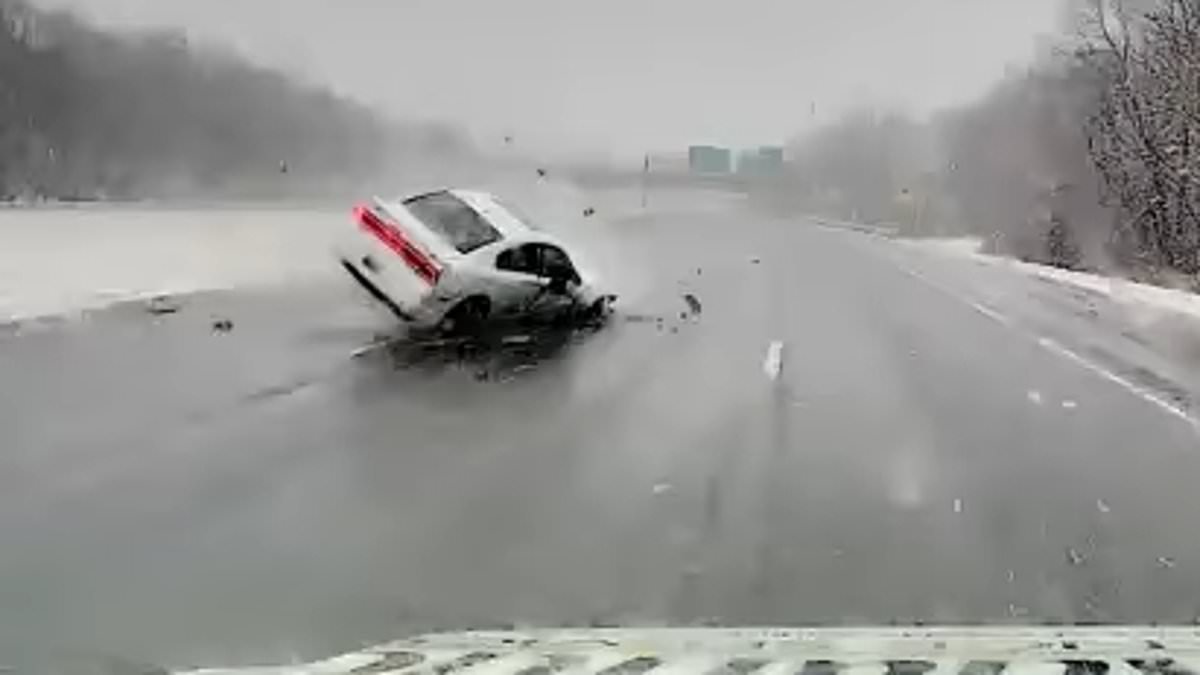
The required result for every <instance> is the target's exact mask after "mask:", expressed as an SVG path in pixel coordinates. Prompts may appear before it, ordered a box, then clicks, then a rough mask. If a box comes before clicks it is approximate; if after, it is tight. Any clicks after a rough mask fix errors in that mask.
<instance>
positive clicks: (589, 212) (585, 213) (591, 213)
mask: <svg viewBox="0 0 1200 675" xmlns="http://www.w3.org/2000/svg"><path fill="white" fill-rule="evenodd" d="M594 215H596V209H593V208H592V207H590V206H589V207H587V208H586V209H584V210H583V217H584V218H591V217H592V216H594Z"/></svg>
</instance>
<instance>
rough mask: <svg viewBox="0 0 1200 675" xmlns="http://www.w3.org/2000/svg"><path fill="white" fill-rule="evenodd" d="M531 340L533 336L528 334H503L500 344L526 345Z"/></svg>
mask: <svg viewBox="0 0 1200 675" xmlns="http://www.w3.org/2000/svg"><path fill="white" fill-rule="evenodd" d="M530 342H533V338H532V337H530V336H529V335H505V336H504V337H503V338H501V339H500V344H504V345H527V344H529V343H530Z"/></svg>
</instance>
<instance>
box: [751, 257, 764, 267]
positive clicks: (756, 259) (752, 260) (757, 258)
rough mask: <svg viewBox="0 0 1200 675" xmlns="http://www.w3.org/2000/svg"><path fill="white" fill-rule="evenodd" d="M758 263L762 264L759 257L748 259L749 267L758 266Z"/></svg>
mask: <svg viewBox="0 0 1200 675" xmlns="http://www.w3.org/2000/svg"><path fill="white" fill-rule="evenodd" d="M760 263H762V258H759V257H754V258H751V259H750V264H751V265H758V264H760Z"/></svg>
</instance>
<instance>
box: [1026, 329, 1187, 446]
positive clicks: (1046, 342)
mask: <svg viewBox="0 0 1200 675" xmlns="http://www.w3.org/2000/svg"><path fill="white" fill-rule="evenodd" d="M1038 344H1039V345H1041V346H1042V348H1044V349H1046V350H1048V351H1051V352H1054V353H1055V354H1058V355H1059V356H1061V357H1063V358H1064V359H1067V360H1068V361H1071V362H1073V363H1075V364H1076V365H1078V366H1079V367H1081V368H1083V369H1084V370H1090V371H1091V372H1093V373H1095V374H1096V375H1099V376H1100V377H1102V378H1104V379H1106V380H1108V381H1109V382H1112V383H1113V384H1115V385H1117V386H1118V387H1121V388H1122V389H1124V390H1125V391H1128V392H1129V393H1131V394H1133V395H1134V396H1137V397H1138V398H1140V399H1142V400H1143V401H1145V402H1147V403H1149V404H1151V405H1153V406H1156V407H1158V408H1159V409H1160V410H1162V411H1163V412H1165V413H1167V414H1168V415H1171V416H1173V417H1178V418H1179V419H1181V420H1183V421H1184V422H1187V423H1188V424H1190V425H1192V427H1193V428H1195V429H1197V430H1200V421H1197V420H1196V419H1194V418H1193V417H1192V416H1191V415H1189V414H1188V412H1187V411H1186V410H1184V409H1182V408H1180V407H1179V406H1177V405H1175V404H1173V403H1171V402H1170V401H1168V400H1166V399H1164V398H1163V397H1161V396H1159V395H1158V394H1156V393H1154V392H1153V391H1150V390H1149V389H1147V388H1145V387H1143V386H1141V385H1139V384H1137V383H1134V382H1131V381H1130V380H1128V379H1126V378H1124V377H1121V376H1120V375H1117V374H1116V373H1114V372H1112V371H1111V370H1108V369H1107V368H1105V367H1103V366H1100V365H1097V364H1095V363H1093V362H1091V361H1089V360H1088V359H1086V358H1084V357H1082V356H1080V355H1079V354H1077V353H1075V352H1074V351H1072V350H1070V349H1068V348H1067V347H1064V346H1062V345H1061V344H1059V343H1058V341H1056V340H1053V339H1051V338H1048V337H1040V338H1038Z"/></svg>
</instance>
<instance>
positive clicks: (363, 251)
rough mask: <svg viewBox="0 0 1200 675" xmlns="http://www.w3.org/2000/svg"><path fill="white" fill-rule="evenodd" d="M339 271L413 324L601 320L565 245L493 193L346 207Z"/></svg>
mask: <svg viewBox="0 0 1200 675" xmlns="http://www.w3.org/2000/svg"><path fill="white" fill-rule="evenodd" d="M354 226H355V227H354V229H353V231H352V232H350V233H347V234H346V236H344V237H342V238H341V239H340V241H339V242H338V244H337V254H338V257H339V259H340V261H341V264H342V267H343V268H345V270H346V271H347V272H348V273H349V274H350V276H351V277H353V278H354V280H355V281H357V282H358V283H359V285H361V286H362V287H363V288H364V289H366V291H367V292H368V293H369V294H370V295H371V296H372V297H374V298H375V299H376V300H378V301H379V302H380V303H382V304H383V305H384V306H385V307H387V308H388V309H390V310H391V311H392V312H393V313H394V314H395V315H396V316H398V317H400V318H401V319H403V320H405V321H406V322H409V323H410V324H411V325H413V326H415V327H423V328H438V329H444V330H470V329H473V328H476V327H478V326H479V325H480V324H481V323H482V322H484V321H486V320H489V319H493V318H503V317H561V316H564V315H565V316H574V317H580V318H593V317H594V318H600V317H603V316H604V315H606V314H607V312H608V310H609V308H610V306H611V303H612V302H613V301H614V300H615V296H612V295H607V294H604V293H601V292H599V291H598V290H597V289H596V286H595V281H594V280H593V279H592V278H591V275H589V274H588V273H586V272H585V271H584V270H581V269H580V268H579V267H577V265H576V263H575V261H573V260H572V257H571V255H570V254H568V252H567V249H566V247H565V246H564V245H563V243H562V242H560V241H558V240H557V239H555V238H554V237H552V236H550V235H549V234H547V233H545V232H542V231H540V230H538V229H536V228H535V227H534V226H533V225H531V224H530V222H529V221H528V219H526V218H524V217H522V216H521V215H519V212H517V211H516V210H514V209H513V208H511V207H509V206H507V205H505V204H504V203H502V202H501V201H500V200H499V199H498V198H497V197H495V196H494V195H491V194H487V193H484V192H476V191H469V190H439V191H436V192H429V193H426V194H420V195H417V196H415V197H410V198H408V199H404V200H402V201H385V200H381V199H379V198H375V199H374V200H373V201H372V203H369V204H363V205H360V206H357V207H355V209H354Z"/></svg>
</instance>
